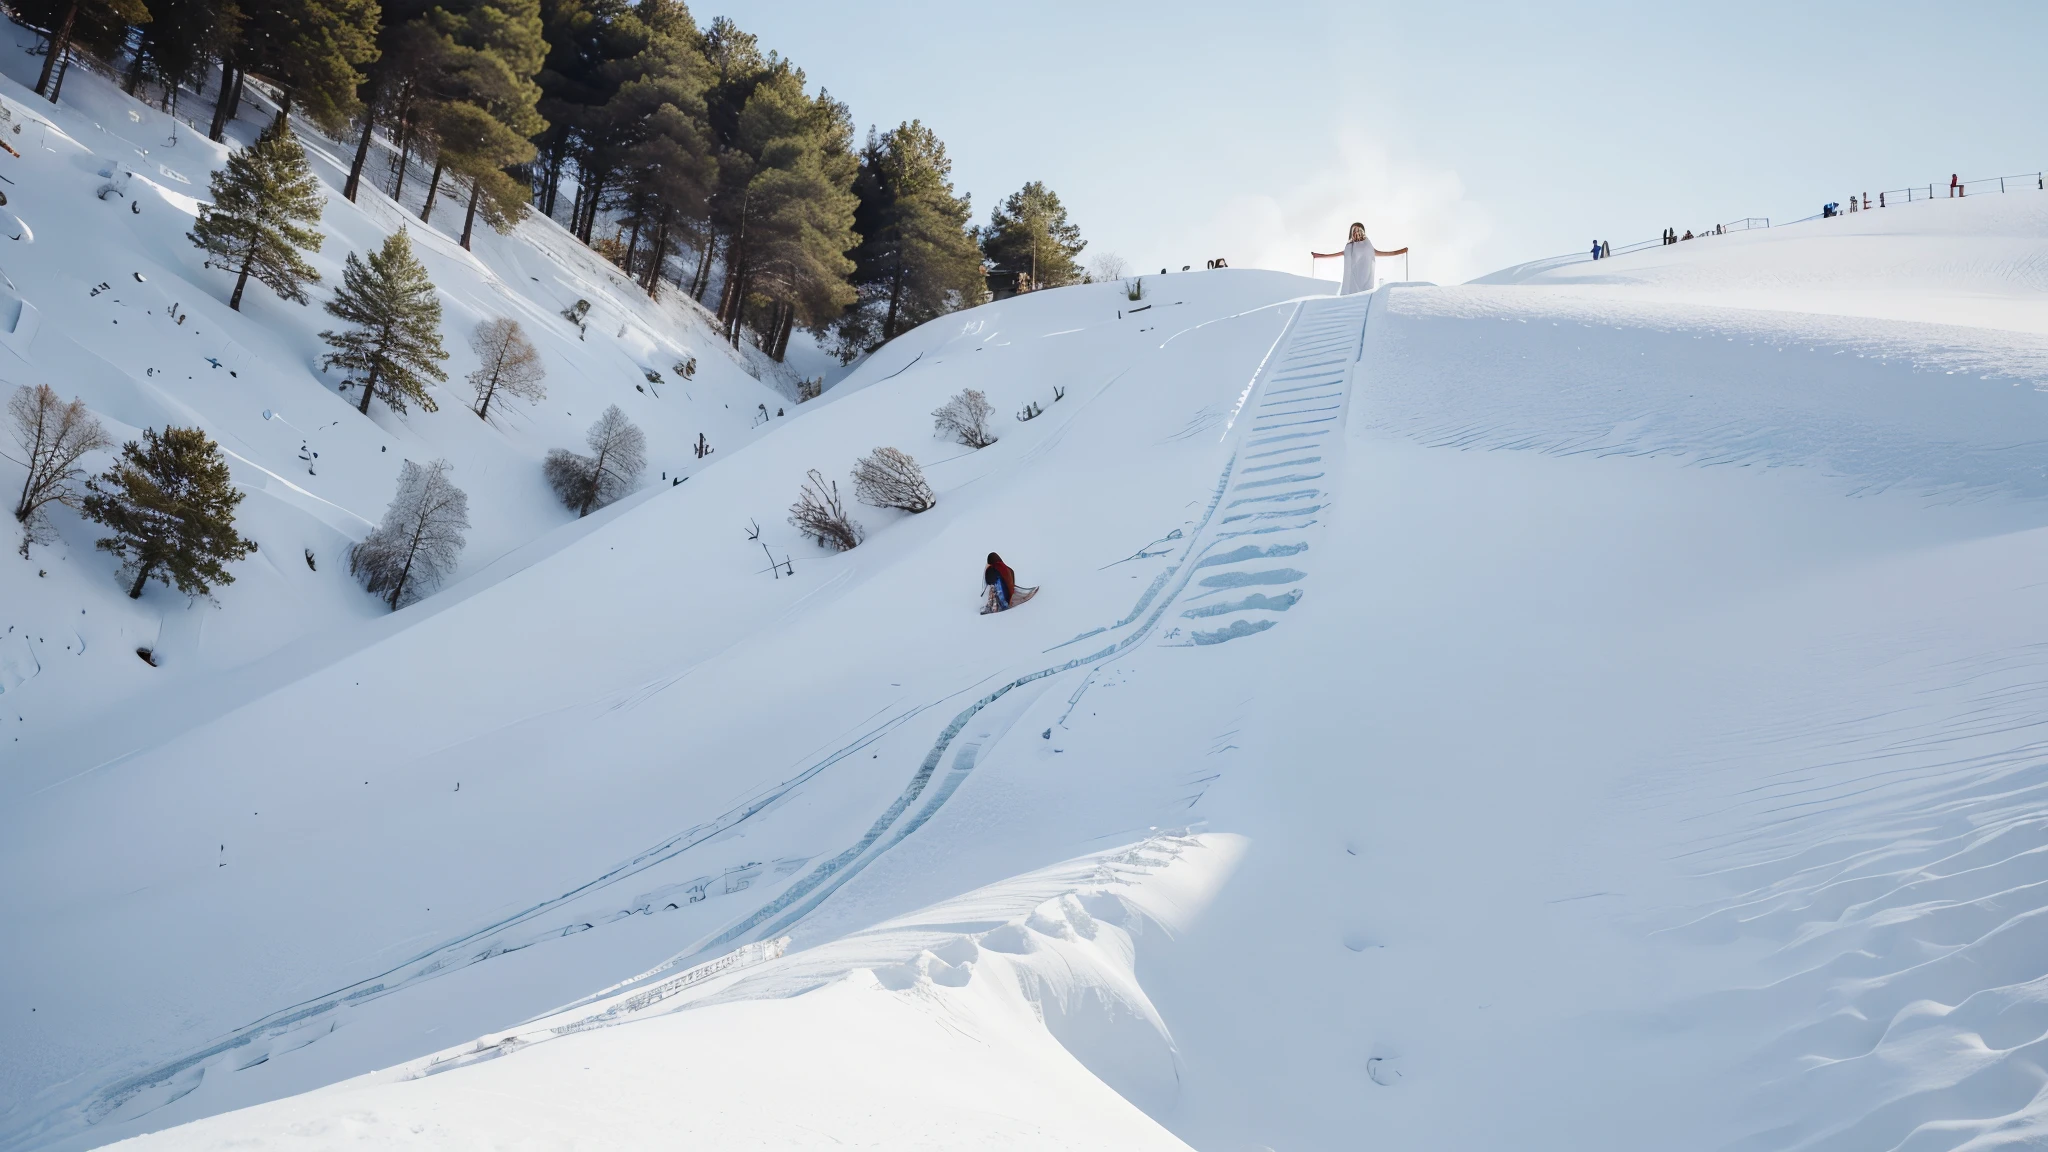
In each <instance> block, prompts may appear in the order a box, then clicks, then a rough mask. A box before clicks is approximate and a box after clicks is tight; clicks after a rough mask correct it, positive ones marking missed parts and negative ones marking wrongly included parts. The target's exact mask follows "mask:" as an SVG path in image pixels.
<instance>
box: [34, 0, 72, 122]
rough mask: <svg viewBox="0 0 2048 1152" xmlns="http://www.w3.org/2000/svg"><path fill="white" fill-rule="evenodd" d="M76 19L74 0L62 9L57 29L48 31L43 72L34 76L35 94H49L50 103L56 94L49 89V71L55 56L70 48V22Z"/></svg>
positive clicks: (54, 61)
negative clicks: (47, 52) (62, 15)
mask: <svg viewBox="0 0 2048 1152" xmlns="http://www.w3.org/2000/svg"><path fill="white" fill-rule="evenodd" d="M77 19H78V4H77V3H76V2H75V0H74V2H73V3H72V4H70V5H69V6H67V7H66V8H65V9H64V19H63V20H62V21H61V22H59V23H58V25H57V30H56V31H55V32H52V33H50V51H49V54H48V55H46V56H44V57H43V74H42V75H41V76H38V77H36V95H38V96H44V95H47V96H49V98H50V103H52V104H55V103H56V102H57V94H56V93H55V92H51V91H50V71H51V69H53V68H55V67H56V66H57V58H58V57H60V56H62V55H64V54H65V53H66V52H68V51H70V50H71V24H72V22H73V21H75V20H77ZM59 86H60V87H61V86H62V85H61V83H60V85H59Z"/></svg>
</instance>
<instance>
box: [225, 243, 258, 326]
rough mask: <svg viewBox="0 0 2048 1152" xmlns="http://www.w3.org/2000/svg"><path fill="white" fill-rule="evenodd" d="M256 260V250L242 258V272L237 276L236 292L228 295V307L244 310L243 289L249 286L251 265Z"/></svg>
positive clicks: (238, 310)
mask: <svg viewBox="0 0 2048 1152" xmlns="http://www.w3.org/2000/svg"><path fill="white" fill-rule="evenodd" d="M255 262H256V253H255V251H254V250H251V251H250V253H249V254H248V255H247V256H245V257H243V258H242V274H241V275H239V276H237V277H235V294H234V295H233V296H230V297H228V307H229V308H232V309H234V310H235V311H237V312H240V311H241V310H242V289H244V288H247V287H248V286H249V266H250V265H251V264H254V263H255Z"/></svg>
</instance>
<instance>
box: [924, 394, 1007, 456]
mask: <svg viewBox="0 0 2048 1152" xmlns="http://www.w3.org/2000/svg"><path fill="white" fill-rule="evenodd" d="M994 412H995V409H994V408H993V407H991V406H990V405H989V402H988V397H986V396H984V395H982V394H981V393H980V392H977V391H975V390H974V389H972V388H969V389H967V390H966V391H964V392H962V393H960V394H959V395H958V396H955V397H953V398H952V399H951V400H948V401H946V402H945V403H944V404H943V405H941V406H940V407H939V408H938V409H937V410H936V411H934V412H933V413H932V428H933V430H934V431H936V432H939V433H940V434H942V435H946V436H951V437H953V438H954V439H956V440H958V441H960V442H961V443H962V444H965V445H967V446H968V447H969V448H986V447H988V446H989V445H991V444H993V443H995V442H996V435H995V433H993V432H991V431H989V427H988V418H989V416H990V415H991V414H993V413H994Z"/></svg>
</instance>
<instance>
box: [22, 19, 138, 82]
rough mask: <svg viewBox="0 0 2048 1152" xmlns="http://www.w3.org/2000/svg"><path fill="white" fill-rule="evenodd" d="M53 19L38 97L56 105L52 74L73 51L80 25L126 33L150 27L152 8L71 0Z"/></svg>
mask: <svg viewBox="0 0 2048 1152" xmlns="http://www.w3.org/2000/svg"><path fill="white" fill-rule="evenodd" d="M50 15H51V18H52V31H51V33H50V44H49V48H48V49H47V51H46V53H45V55H44V56H43V71H42V74H41V75H40V76H38V77H37V78H36V95H38V96H47V97H49V98H50V103H52V104H55V103H56V102H57V93H56V92H55V91H54V90H53V89H52V88H51V86H50V77H51V73H52V72H54V71H55V69H56V67H57V64H58V62H59V61H61V60H62V59H63V58H64V55H65V53H67V52H69V51H70V50H71V39H72V35H73V33H74V32H75V31H76V30H77V29H78V24H79V21H80V20H81V19H83V20H84V21H85V22H87V23H88V24H100V25H104V26H107V27H112V28H117V29H125V28H126V26H127V25H130V24H146V23H148V22H149V7H148V5H146V4H145V3H143V0H67V2H64V3H60V4H58V5H56V6H54V7H53V8H52V9H51V13H50Z"/></svg>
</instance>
